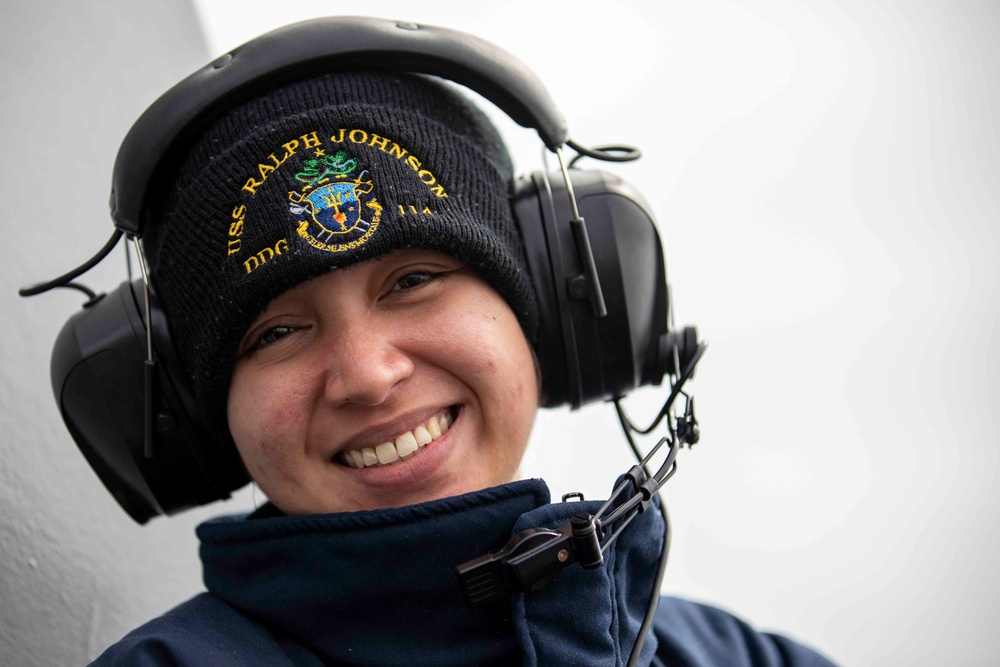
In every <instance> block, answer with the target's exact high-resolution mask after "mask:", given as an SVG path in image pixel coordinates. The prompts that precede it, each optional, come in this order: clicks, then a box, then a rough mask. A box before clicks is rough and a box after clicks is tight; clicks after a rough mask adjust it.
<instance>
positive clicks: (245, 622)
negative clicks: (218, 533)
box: [91, 593, 319, 667]
mask: <svg viewBox="0 0 1000 667" xmlns="http://www.w3.org/2000/svg"><path fill="white" fill-rule="evenodd" d="M289 651H292V652H295V648H294V647H289V646H282V643H281V642H280V641H279V640H278V639H277V638H275V637H274V636H273V635H272V634H271V633H270V632H269V631H268V630H267V629H266V628H265V627H263V626H262V625H260V624H258V623H256V622H255V621H253V620H252V619H249V618H247V617H246V616H244V615H242V614H241V613H239V612H238V611H237V610H235V609H233V608H232V607H230V606H229V605H227V604H226V603H225V602H223V601H221V600H220V599H218V598H217V597H215V596H214V595H211V594H209V593H202V594H200V595H197V596H195V597H194V598H192V599H190V600H188V601H187V602H184V603H183V604H181V605H179V606H177V607H175V608H173V609H171V610H170V611H168V612H167V613H165V614H163V615H162V616H160V617H158V618H155V619H153V620H151V621H149V622H148V623H145V624H143V625H141V626H139V627H138V628H136V629H135V630H133V631H132V632H130V633H129V634H127V635H125V636H124V637H123V638H122V639H121V640H119V641H118V642H117V643H115V644H113V645H111V646H110V647H109V648H108V649H107V650H106V651H104V653H102V654H101V655H100V656H99V657H98V658H97V659H96V660H94V662H92V663H91V665H92V666H96V667H110V666H113V665H130V666H131V665H134V666H136V667H153V666H156V667H167V666H181V665H184V666H195V665H212V666H213V667H215V666H217V667H230V666H231V667H236V666H237V665H240V666H242V665H248V664H253V665H262V666H267V667H272V666H273V667H286V666H288V667H291V666H292V665H293V664H303V662H302V661H301V659H300V660H297V661H295V662H293V660H292V658H291V656H290V655H289ZM309 662H310V661H306V662H305V664H309ZM316 664H319V663H318V662H317V663H316Z"/></svg>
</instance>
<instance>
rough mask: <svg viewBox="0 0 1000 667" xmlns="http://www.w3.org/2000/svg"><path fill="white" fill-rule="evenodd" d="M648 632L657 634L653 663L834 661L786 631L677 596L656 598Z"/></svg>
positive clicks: (799, 666) (817, 665)
mask: <svg viewBox="0 0 1000 667" xmlns="http://www.w3.org/2000/svg"><path fill="white" fill-rule="evenodd" d="M652 632H654V633H655V634H656V638H657V639H658V640H659V644H658V647H657V651H656V658H655V659H654V660H653V663H652V664H653V665H656V666H661V665H671V667H707V666H708V665H732V666H734V667H736V666H745V667H833V663H832V662H830V661H829V660H828V659H826V658H824V657H823V656H821V655H820V654H819V653H817V652H815V651H814V650H812V649H810V648H807V647H805V646H803V645H801V644H798V643H796V642H794V641H792V640H790V639H788V638H786V637H782V636H781V635H775V634H770V633H765V632H758V631H757V630H755V629H754V628H752V627H751V626H750V625H749V624H747V623H746V622H744V621H742V620H740V619H739V618H737V617H735V616H733V615H732V614H730V613H728V612H725V611H723V610H721V609H717V608H715V607H710V606H708V605H704V604H699V603H696V602H689V601H687V600H681V599H678V598H672V597H663V598H660V604H659V607H658V608H657V610H656V618H655V620H654V623H653V629H652Z"/></svg>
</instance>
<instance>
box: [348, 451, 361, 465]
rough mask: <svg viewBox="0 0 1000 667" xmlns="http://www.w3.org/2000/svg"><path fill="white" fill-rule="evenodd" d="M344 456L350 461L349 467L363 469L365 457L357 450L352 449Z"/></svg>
mask: <svg viewBox="0 0 1000 667" xmlns="http://www.w3.org/2000/svg"><path fill="white" fill-rule="evenodd" d="M346 454H347V458H348V459H349V460H350V462H351V465H352V466H353V467H355V468H364V467H365V457H364V455H363V454H362V453H361V452H360V451H359V450H357V449H352V450H350V451H348V452H347V453H346Z"/></svg>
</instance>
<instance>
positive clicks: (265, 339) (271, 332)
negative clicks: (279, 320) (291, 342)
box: [250, 327, 294, 352]
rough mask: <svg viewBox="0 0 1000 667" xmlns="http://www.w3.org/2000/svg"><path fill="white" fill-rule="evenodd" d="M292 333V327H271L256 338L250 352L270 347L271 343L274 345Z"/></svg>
mask: <svg viewBox="0 0 1000 667" xmlns="http://www.w3.org/2000/svg"><path fill="white" fill-rule="evenodd" d="M293 331H294V329H293V328H292V327H271V328H270V329H267V330H266V331H264V332H263V333H261V335H260V336H258V337H257V340H256V341H254V344H253V346H252V347H251V348H250V351H251V352H252V351H256V350H259V349H260V348H262V347H266V346H268V345H270V344H271V343H275V342H277V341H279V340H281V339H282V338H284V337H285V336H287V335H288V334H290V333H292V332H293Z"/></svg>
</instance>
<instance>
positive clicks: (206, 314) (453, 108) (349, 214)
mask: <svg viewBox="0 0 1000 667" xmlns="http://www.w3.org/2000/svg"><path fill="white" fill-rule="evenodd" d="M511 176H512V168H511V164H510V158H509V156H508V154H507V151H506V149H505V147H504V145H503V142H502V140H501V139H500V137H499V135H498V133H497V131H496V129H495V128H494V127H493V126H492V125H491V124H490V122H489V121H488V120H487V119H486V117H485V115H484V114H483V113H482V112H481V111H480V110H479V109H477V108H476V107H475V106H474V105H473V104H472V103H471V102H469V101H468V100H466V99H465V98H464V97H463V96H462V95H460V94H459V93H458V92H457V91H455V90H453V89H452V88H451V87H449V86H448V85H446V84H444V83H442V82H439V81H437V80H433V79H431V78H429V77H422V76H416V75H400V74H390V73H383V72H334V73H330V74H326V75H323V76H320V77H316V78H311V79H307V80H303V81H298V82H294V83H290V84H286V85H283V86H281V87H279V88H276V89H274V90H271V91H270V92H268V93H266V94H264V95H262V96H260V97H257V98H255V99H253V100H251V101H249V102H245V103H243V104H241V105H239V106H238V107H236V108H234V109H233V110H232V111H230V112H229V113H228V114H227V115H225V116H224V117H223V118H221V119H220V120H218V121H216V122H215V123H214V125H212V126H211V127H210V128H209V129H208V130H207V131H206V132H205V133H204V134H203V135H202V136H201V137H200V138H199V139H198V140H197V141H195V142H194V143H193V144H192V147H191V148H190V151H189V153H188V156H187V158H186V160H185V161H184V162H183V163H182V166H181V167H180V168H179V169H178V170H177V172H176V173H175V175H174V178H173V180H172V181H171V182H169V183H163V184H162V186H163V187H164V188H167V192H166V195H165V197H164V202H165V204H164V207H163V209H162V211H161V213H160V215H158V216H157V217H158V220H157V222H156V224H153V225H151V226H150V228H149V229H148V230H147V231H146V233H145V236H144V238H143V245H144V251H145V254H146V257H147V260H148V264H149V267H150V273H151V275H152V281H153V287H154V288H155V290H156V292H157V294H158V296H159V298H160V300H161V302H162V304H163V307H164V309H165V311H166V313H167V317H168V321H169V322H170V330H171V335H172V337H173V339H174V344H175V346H176V347H177V351H178V353H179V355H180V357H181V359H182V361H183V363H184V365H185V369H186V371H187V372H188V374H189V376H190V380H191V383H192V387H193V391H194V395H195V400H196V402H197V403H198V406H199V408H200V409H201V410H202V413H203V415H204V417H205V419H206V422H207V425H208V427H209V428H210V430H211V431H212V432H213V434H214V435H215V436H216V437H228V434H229V429H228V424H227V418H226V401H227V394H228V390H229V381H230V375H231V373H232V368H233V365H234V362H235V356H236V351H237V346H238V344H239V342H240V340H241V338H242V337H243V335H244V334H245V332H246V330H247V329H248V328H249V326H250V324H251V323H252V322H253V320H254V319H255V318H256V317H257V315H259V314H260V313H261V312H262V311H263V310H264V308H265V307H266V306H267V304H268V303H269V302H270V301H271V300H272V299H274V298H275V297H276V296H278V295H280V294H281V293H283V292H285V291H286V290H288V289H290V288H292V287H294V286H295V285H298V284H300V283H302V282H304V281H306V280H309V279H310V278H313V277H316V276H318V275H320V274H322V273H325V272H327V271H330V270H333V269H337V268H342V267H346V266H350V265H352V264H355V263H357V262H360V261H363V260H366V259H372V258H376V257H379V256H382V255H385V254H386V253H389V252H391V251H394V250H399V249H401V248H427V249H433V250H438V251H441V252H444V253H446V254H449V255H452V256H454V257H456V258H458V259H461V260H463V261H465V262H467V263H468V264H469V265H470V266H471V267H472V268H474V269H475V270H476V271H477V272H478V273H479V274H480V275H481V276H482V277H483V278H484V279H485V280H487V281H488V282H489V283H490V284H491V285H492V286H493V287H494V288H495V289H496V290H497V291H498V292H500V294H501V295H502V296H503V297H504V299H505V300H506V301H507V303H508V304H509V305H510V306H511V308H512V309H513V311H514V313H515V314H516V315H517V317H518V319H519V320H520V322H521V326H522V328H523V329H524V331H525V334H526V336H527V337H528V339H529V341H534V337H535V329H536V327H537V319H538V317H537V306H536V302H535V298H534V293H533V291H532V288H531V281H530V278H529V275H528V272H527V268H526V266H527V265H526V261H525V257H524V248H523V244H522V241H521V237H520V233H519V231H518V229H517V227H516V225H515V223H514V220H513V216H512V213H511V209H510V205H509V202H508V188H509V183H510V179H511Z"/></svg>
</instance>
